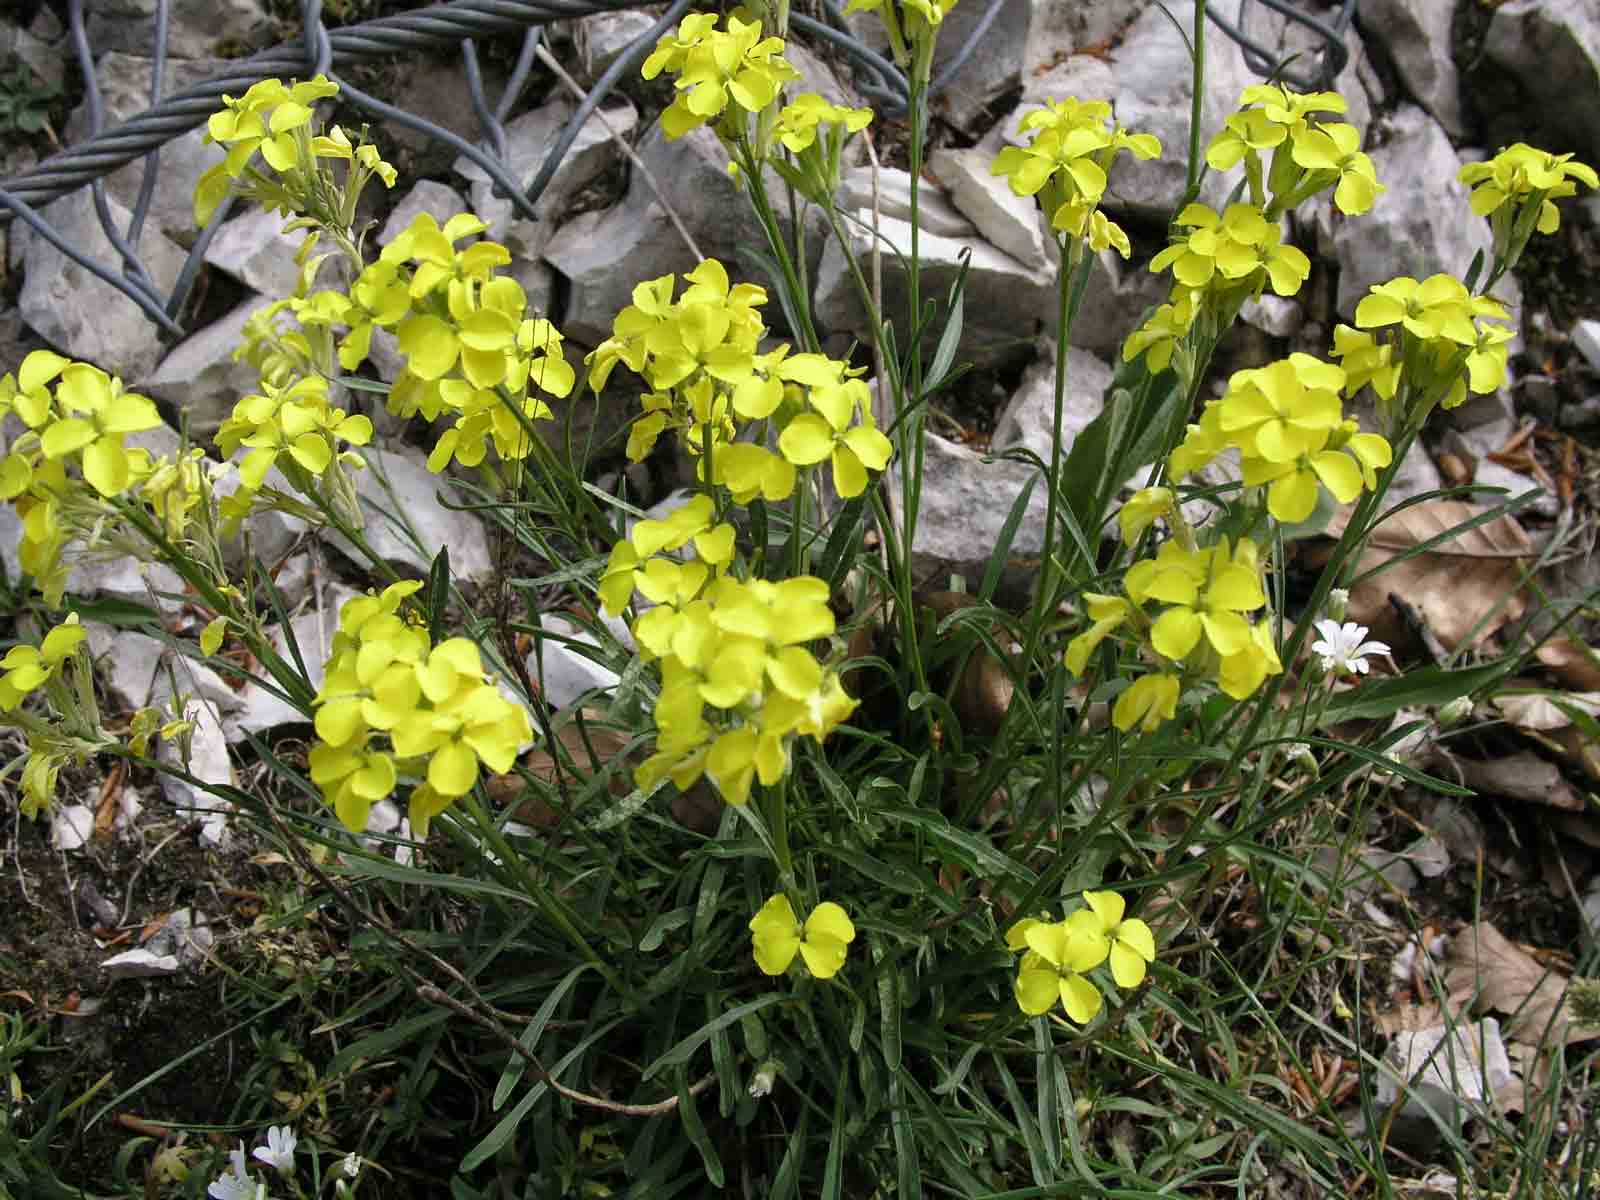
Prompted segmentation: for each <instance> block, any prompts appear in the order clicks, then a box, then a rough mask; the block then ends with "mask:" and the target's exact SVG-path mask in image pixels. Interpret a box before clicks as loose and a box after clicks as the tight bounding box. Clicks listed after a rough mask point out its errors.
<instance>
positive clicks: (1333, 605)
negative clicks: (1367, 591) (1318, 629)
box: [1327, 588, 1350, 621]
mask: <svg viewBox="0 0 1600 1200" xmlns="http://www.w3.org/2000/svg"><path fill="white" fill-rule="evenodd" d="M1327 608H1328V615H1329V616H1330V617H1332V618H1333V619H1334V620H1335V621H1343V620H1344V618H1345V614H1346V613H1348V612H1349V611H1350V593H1349V592H1348V591H1346V590H1345V589H1344V588H1334V589H1333V591H1331V592H1329V593H1328V604H1327Z"/></svg>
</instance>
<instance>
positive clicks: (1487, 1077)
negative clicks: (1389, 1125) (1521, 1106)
mask: <svg viewBox="0 0 1600 1200" xmlns="http://www.w3.org/2000/svg"><path fill="white" fill-rule="evenodd" d="M1513 1078H1514V1076H1513V1075H1512V1072H1511V1060H1510V1058H1509V1057H1508V1055H1507V1054H1506V1047H1505V1043H1504V1041H1502V1040H1501V1036H1500V1022H1499V1021H1497V1020H1495V1019H1494V1018H1493V1017H1485V1018H1484V1019H1483V1020H1481V1021H1477V1022H1474V1023H1472V1024H1466V1023H1462V1024H1459V1025H1456V1026H1454V1027H1450V1028H1447V1027H1445V1026H1443V1025H1439V1026H1435V1027H1434V1028H1432V1029H1418V1030H1404V1031H1401V1032H1399V1033H1396V1034H1395V1035H1394V1039H1393V1040H1392V1041H1391V1042H1390V1043H1389V1048H1388V1050H1387V1051H1385V1053H1384V1056H1383V1065H1382V1067H1381V1068H1380V1069H1379V1071H1378V1090H1377V1096H1376V1097H1375V1107H1376V1108H1377V1109H1378V1111H1380V1112H1382V1111H1385V1110H1387V1109H1388V1108H1389V1107H1390V1106H1391V1105H1394V1104H1395V1102H1396V1101H1399V1102H1400V1114H1401V1116H1402V1117H1404V1118H1409V1119H1422V1120H1428V1119H1432V1120H1434V1121H1438V1122H1441V1123H1443V1124H1444V1125H1445V1126H1446V1127H1447V1128H1459V1127H1460V1124H1461V1122H1462V1121H1463V1120H1465V1119H1466V1118H1468V1117H1471V1116H1473V1115H1475V1114H1477V1113H1481V1112H1483V1111H1485V1110H1486V1109H1487V1108H1488V1107H1489V1105H1490V1104H1491V1102H1492V1099H1493V1097H1494V1096H1495V1094H1496V1093H1497V1092H1499V1091H1500V1090H1501V1089H1502V1088H1504V1087H1507V1086H1509V1085H1510V1084H1511V1082H1512V1080H1513ZM1413 1080H1414V1082H1413Z"/></svg>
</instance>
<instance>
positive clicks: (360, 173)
mask: <svg viewBox="0 0 1600 1200" xmlns="http://www.w3.org/2000/svg"><path fill="white" fill-rule="evenodd" d="M338 91H339V85H338V84H336V83H333V82H332V81H330V80H328V79H326V78H324V77H323V76H321V75H318V76H317V77H316V78H315V79H309V80H305V81H302V82H300V83H293V84H287V85H286V84H284V83H283V82H282V81H281V80H278V79H263V80H262V81H261V82H260V83H257V84H255V85H253V86H252V87H251V88H250V90H249V91H247V92H246V93H245V94H244V95H243V96H240V97H238V98H237V99H236V98H234V97H232V96H224V97H223V98H222V103H223V105H224V107H223V109H222V111H220V112H216V113H213V114H211V117H210V119H209V120H208V121H207V122H206V141H208V142H217V143H220V144H222V145H224V146H226V147H227V148H228V153H227V157H226V158H224V159H223V160H222V162H220V163H218V164H217V165H216V166H214V167H212V168H211V169H210V170H208V171H206V172H205V173H204V174H203V175H201V176H200V179H199V182H198V183H197V184H196V185H195V194H194V219H195V224H197V225H204V224H206V223H207V222H208V221H210V220H211V215H212V214H213V213H214V212H216V210H217V206H218V205H219V204H221V203H222V201H223V199H224V198H225V197H226V196H227V194H228V189H229V188H230V187H231V186H233V185H234V184H235V183H239V182H248V183H249V184H250V190H251V192H252V194H253V195H254V196H255V198H256V199H257V200H259V201H260V202H261V203H262V204H264V205H265V206H266V207H268V208H273V209H277V210H279V211H281V212H296V213H300V214H306V213H308V212H313V211H315V210H316V209H317V208H318V207H319V206H321V205H323V204H325V203H326V200H327V197H326V196H324V195H321V194H319V189H318V181H317V160H318V159H324V158H331V159H342V160H344V161H345V162H346V163H348V164H349V166H348V167H347V168H346V170H347V177H346V181H345V188H344V195H343V198H342V200H341V207H348V208H349V212H348V214H346V220H345V224H346V225H348V224H349V223H350V221H349V218H350V217H353V216H354V212H355V208H354V206H355V201H356V199H357V198H359V196H360V194H361V189H362V188H363V187H364V186H365V184H366V182H367V180H368V179H370V178H371V177H373V176H377V177H378V178H379V179H382V180H383V183H384V186H386V187H393V186H394V182H395V178H396V176H395V169H394V167H392V166H390V165H389V164H388V163H386V162H384V161H383V159H382V158H381V157H379V155H378V149H377V147H376V146H373V145H370V144H369V143H367V142H366V141H365V139H363V140H362V141H361V142H360V143H359V144H357V145H351V143H350V139H349V137H348V136H347V135H346V134H345V133H344V131H343V130H342V129H339V128H338V127H337V126H335V127H334V128H333V129H332V130H330V131H329V132H328V133H327V134H325V135H324V134H317V133H314V132H313V116H314V114H313V112H312V108H311V106H312V105H313V104H315V103H316V102H317V101H318V100H322V99H325V98H327V97H329V96H334V95H337V94H338ZM257 151H259V152H260V154H261V158H262V160H263V161H264V162H265V163H266V164H267V166H269V167H271V168H272V170H273V171H274V172H275V177H268V176H265V175H261V174H260V173H253V172H251V171H250V169H249V163H250V159H251V158H252V157H253V156H254V155H255V154H256V152H257Z"/></svg>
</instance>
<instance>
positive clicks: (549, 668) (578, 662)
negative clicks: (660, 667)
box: [528, 617, 621, 709]
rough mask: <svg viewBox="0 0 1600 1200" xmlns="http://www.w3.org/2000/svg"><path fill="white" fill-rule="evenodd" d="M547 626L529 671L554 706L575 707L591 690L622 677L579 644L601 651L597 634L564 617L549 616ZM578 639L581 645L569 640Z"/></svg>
mask: <svg viewBox="0 0 1600 1200" xmlns="http://www.w3.org/2000/svg"><path fill="white" fill-rule="evenodd" d="M543 629H544V634H543V636H542V637H541V638H540V641H541V642H542V643H543V645H542V646H540V647H539V648H537V649H536V650H535V651H534V652H533V653H531V654H529V655H528V675H529V676H530V677H531V678H532V679H533V681H534V682H535V683H537V684H538V685H539V687H540V688H541V689H542V690H543V693H544V699H545V702H546V703H547V704H549V705H550V707H551V708H556V709H563V708H571V707H573V706H574V705H575V704H577V703H578V702H579V701H580V700H581V699H582V698H583V697H584V696H585V695H587V694H589V693H590V692H592V691H602V692H603V691H606V690H607V689H609V688H612V687H614V686H616V684H617V682H618V681H619V680H620V679H621V676H620V675H618V674H617V673H616V672H615V671H613V670H612V669H611V668H610V667H607V666H605V665H604V664H603V663H599V662H596V661H595V658H594V656H593V654H591V653H589V652H586V651H585V650H583V649H579V648H578V647H579V646H582V647H587V648H588V650H589V651H593V652H598V651H599V648H600V643H599V641H598V640H596V639H595V637H594V636H593V635H591V634H589V633H586V632H585V631H584V630H582V629H580V628H579V627H578V626H577V625H574V624H573V623H572V622H571V621H568V620H566V619H565V618H563V617H546V618H545V619H544V621H543ZM552 635H553V636H552ZM558 639H565V640H558ZM574 642H575V643H577V644H578V645H576V646H575V645H571V644H569V643H574ZM541 661H542V663H543V670H542V671H541V669H540V666H541Z"/></svg>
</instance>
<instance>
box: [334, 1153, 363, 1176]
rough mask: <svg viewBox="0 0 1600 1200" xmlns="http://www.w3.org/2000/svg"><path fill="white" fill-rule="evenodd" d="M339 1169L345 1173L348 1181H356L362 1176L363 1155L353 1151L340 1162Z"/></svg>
mask: <svg viewBox="0 0 1600 1200" xmlns="http://www.w3.org/2000/svg"><path fill="white" fill-rule="evenodd" d="M339 1169H340V1170H341V1171H343V1172H344V1174H345V1178H346V1179H354V1178H355V1177H356V1176H357V1175H359V1174H361V1155H359V1154H357V1153H356V1152H355V1151H354V1150H352V1151H351V1152H350V1153H349V1154H346V1155H345V1156H344V1158H343V1159H341V1160H340V1162H339Z"/></svg>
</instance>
